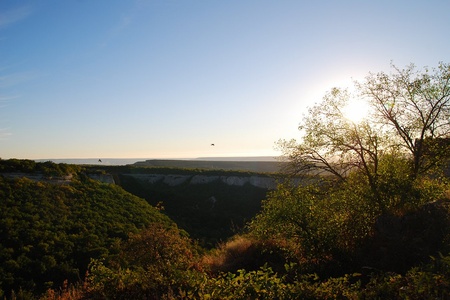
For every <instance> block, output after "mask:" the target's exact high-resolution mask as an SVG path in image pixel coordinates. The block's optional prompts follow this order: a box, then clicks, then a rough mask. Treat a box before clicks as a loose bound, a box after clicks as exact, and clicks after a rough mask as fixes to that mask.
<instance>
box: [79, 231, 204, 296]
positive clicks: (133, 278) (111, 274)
mask: <svg viewBox="0 0 450 300" xmlns="http://www.w3.org/2000/svg"><path fill="white" fill-rule="evenodd" d="M196 261H197V257H196V251H195V248H194V247H193V245H192V244H191V242H190V240H189V239H188V238H187V237H185V236H182V235H180V232H179V231H178V230H176V229H174V228H172V229H168V228H165V227H163V226H161V225H159V224H152V225H151V226H149V227H148V228H146V229H145V230H144V231H141V232H140V233H138V234H134V235H132V236H131V237H130V239H129V240H128V241H127V242H126V243H124V245H122V247H121V250H120V253H119V255H117V256H116V257H115V258H113V259H111V260H109V262H108V263H107V264H105V263H103V262H101V261H98V260H93V261H92V262H91V265H90V268H89V276H88V278H87V279H88V286H89V294H90V297H94V298H96V297H101V298H114V299H144V298H151V299H160V298H162V296H164V295H168V294H169V293H171V292H173V291H174V290H177V289H178V288H181V287H183V286H186V285H188V284H189V282H190V281H192V277H193V276H196V275H197V276H198V275H199V274H200V273H199V272H198V271H196V268H198V265H197V263H196Z"/></svg>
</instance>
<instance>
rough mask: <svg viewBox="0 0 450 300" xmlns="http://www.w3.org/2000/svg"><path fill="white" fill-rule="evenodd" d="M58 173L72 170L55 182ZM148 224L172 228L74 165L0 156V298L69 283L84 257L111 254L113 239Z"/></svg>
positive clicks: (82, 271) (82, 272) (86, 261)
mask: <svg viewBox="0 0 450 300" xmlns="http://www.w3.org/2000/svg"><path fill="white" fill-rule="evenodd" d="M63 171H64V172H73V173H71V174H70V175H71V176H70V178H71V179H70V180H66V181H64V182H61V181H58V180H56V179H57V178H55V176H56V177H58V176H62V175H64V176H68V175H69V174H68V173H66V174H63V173H61V172H63ZM12 173H14V174H16V176H13V177H14V178H8V177H11V176H9V175H11V174H12ZM18 174H21V175H23V176H19V175H18ZM5 175H8V176H5ZM26 176H29V177H30V178H27V177H26ZM155 223H157V224H163V226H165V227H167V228H169V227H171V228H176V225H175V224H174V223H173V222H172V221H171V220H170V219H169V218H168V217H166V216H165V215H163V214H161V213H160V212H159V211H157V210H156V209H155V208H153V207H152V206H150V205H149V204H148V203H147V202H146V201H144V200H143V199H140V198H138V197H136V196H134V195H132V194H130V193H128V192H126V191H124V190H123V189H122V188H120V187H119V186H117V185H110V184H102V183H100V182H98V181H94V180H91V179H89V178H88V177H86V176H85V175H84V174H83V172H81V171H80V168H78V167H76V166H68V165H55V164H52V163H46V164H36V163H34V162H32V161H18V160H10V161H2V160H0V297H1V294H2V290H3V291H4V292H5V293H9V291H11V290H12V289H14V290H16V291H17V290H19V289H24V290H28V291H33V292H43V291H45V289H47V288H49V287H59V286H61V284H62V283H63V281H64V280H69V282H76V281H78V280H79V279H80V278H83V276H84V275H85V273H86V270H87V267H88V264H89V262H90V260H91V258H102V257H107V256H108V255H112V254H114V253H115V252H116V251H117V247H118V245H119V241H120V240H125V239H127V238H128V235H129V234H130V233H137V232H139V231H140V230H142V229H143V228H146V227H147V226H149V225H150V224H155Z"/></svg>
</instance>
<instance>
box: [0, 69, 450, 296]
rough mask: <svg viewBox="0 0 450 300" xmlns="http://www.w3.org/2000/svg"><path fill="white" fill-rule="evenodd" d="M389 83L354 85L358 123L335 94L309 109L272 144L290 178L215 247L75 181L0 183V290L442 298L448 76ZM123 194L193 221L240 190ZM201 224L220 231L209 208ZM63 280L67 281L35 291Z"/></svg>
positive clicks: (446, 256)
mask: <svg viewBox="0 0 450 300" xmlns="http://www.w3.org/2000/svg"><path fill="white" fill-rule="evenodd" d="M394 71H395V72H394V74H384V73H381V74H375V75H374V74H371V75H369V76H368V77H367V78H366V81H365V82H363V83H357V85H356V87H357V91H358V92H359V94H358V95H359V97H360V98H358V99H364V100H367V101H368V102H369V103H370V104H371V105H372V106H373V108H374V111H375V112H376V113H375V114H374V115H373V116H371V118H370V119H368V120H365V121H363V122H361V123H358V124H356V123H354V122H352V121H350V120H348V119H346V118H345V116H344V115H343V114H342V113H341V111H342V108H343V106H345V105H346V103H347V102H348V101H349V100H350V99H351V97H350V94H349V93H347V92H345V91H342V90H338V89H333V90H332V91H331V92H330V93H329V94H327V95H326V97H325V98H324V102H323V103H322V104H318V105H317V106H316V107H314V108H312V109H311V110H310V114H309V115H308V116H306V117H305V119H304V120H303V123H302V124H301V126H300V129H301V130H302V131H303V138H302V140H301V141H300V142H297V141H289V142H286V141H284V142H280V145H281V147H282V149H283V150H284V151H285V152H284V153H285V156H286V157H287V158H288V166H289V168H287V170H288V171H290V172H291V173H289V174H287V175H290V176H286V180H285V181H284V182H283V183H281V184H280V185H279V186H278V188H277V189H276V190H273V191H271V192H269V193H268V194H267V196H266V199H265V200H264V201H263V204H262V209H261V211H259V212H258V213H257V215H256V216H255V217H253V218H252V219H251V221H250V222H248V223H247V226H246V227H245V230H242V231H240V232H239V233H238V234H235V235H234V236H233V237H231V238H230V239H229V240H228V241H226V242H223V243H221V244H219V245H218V246H217V247H215V248H214V249H210V250H205V249H202V248H201V247H200V246H199V245H198V244H196V243H194V242H192V241H191V240H190V238H189V237H188V236H187V235H186V234H185V233H184V232H183V231H180V230H178V228H177V227H176V226H174V225H173V223H172V222H171V221H170V220H169V219H168V218H165V217H163V216H162V215H161V214H160V213H159V212H157V211H156V210H155V209H153V208H151V207H150V206H149V205H148V204H147V203H146V202H145V201H144V200H142V199H140V198H136V197H134V196H132V195H130V194H128V193H126V192H124V191H123V190H122V189H121V188H120V187H118V186H112V185H106V184H101V183H98V182H93V181H92V180H89V179H88V178H87V176H86V175H83V174H84V173H83V172H85V170H81V169H80V170H79V171H76V172H77V173H76V174H77V175H76V176H73V180H72V181H71V183H55V181H51V180H47V181H37V180H34V181H33V180H30V179H26V178H19V179H7V178H1V180H2V181H1V184H2V188H1V189H0V191H1V193H2V194H1V199H2V201H3V202H2V205H3V206H2V210H1V213H2V215H1V222H2V223H1V226H0V230H1V232H0V233H1V234H2V236H1V240H0V241H1V247H2V248H1V250H2V251H1V252H0V253H1V257H0V258H1V259H2V261H1V264H0V266H1V267H0V272H1V276H2V277H1V280H2V282H1V284H2V289H3V291H6V292H7V293H8V294H9V290H10V289H12V288H14V289H15V291H16V292H15V293H12V294H11V298H22V299H27V298H28V299H32V298H33V295H32V294H30V291H32V292H34V293H35V295H36V297H37V298H39V297H40V298H41V299H450V184H449V182H448V177H446V176H444V175H445V171H447V170H448V163H449V157H448V153H449V152H448V146H449V144H450V143H449V142H448V141H449V138H450V118H449V117H450V65H446V64H440V65H439V67H438V68H437V69H436V70H433V72H431V71H429V70H424V72H423V73H420V72H416V71H415V69H414V67H413V66H409V67H408V68H406V69H405V70H399V69H397V68H394ZM7 164H10V165H11V164H13V165H14V164H19V165H20V164H21V162H20V161H13V162H9V163H7ZM23 164H24V165H28V164H30V162H28V161H25V162H23ZM23 168H25V169H26V168H29V167H26V166H24V167H23ZM36 168H37V166H35V169H36ZM69 169H70V168H69ZM8 170H9V171H8V172H14V171H17V170H13V171H11V170H10V169H8ZM104 170H106V169H104ZM153 171H154V170H153ZM33 172H34V171H33ZM101 172H103V171H100V173H101ZM168 172H169V171H168ZM117 174H118V173H116V176H117ZM169 174H170V173H169ZM60 176H64V174H62V175H61V174H60ZM292 176H294V177H292ZM298 176H307V177H304V178H308V179H307V180H306V179H305V180H304V181H301V182H300V184H299V181H298V178H299V177H298ZM5 177H6V175H5ZM118 179H120V180H121V181H123V180H125V177H121V176H118ZM311 179H313V180H311ZM121 184H123V185H124V186H128V189H130V190H133V192H135V193H137V194H139V193H141V194H140V196H142V197H146V198H147V199H152V198H151V197H154V195H156V197H155V198H154V200H149V201H159V199H162V198H167V199H166V200H165V201H166V202H165V203H170V201H184V199H190V198H192V199H193V200H192V202H189V201H187V202H188V203H183V204H180V206H179V208H180V209H181V210H184V211H186V214H194V215H195V217H197V218H198V217H199V215H197V214H196V212H195V211H194V210H190V209H189V208H190V207H192V205H193V204H197V205H199V204H200V203H199V202H195V199H203V198H205V197H210V195H211V193H214V195H220V197H222V196H225V194H226V193H231V194H232V195H233V197H234V196H236V195H237V194H238V192H236V195H235V194H233V192H230V191H229V190H227V191H225V190H224V187H222V186H220V185H218V182H215V183H213V184H211V185H210V186H196V187H195V188H194V189H192V190H190V188H191V187H189V186H187V185H184V186H183V185H180V186H179V187H177V188H176V189H174V188H173V187H168V186H159V187H158V189H154V190H152V189H150V188H149V187H148V186H145V187H144V186H139V185H140V183H138V182H135V181H130V182H128V183H125V184H124V183H123V182H121ZM158 193H159V194H158ZM191 193H192V194H191ZM183 197H187V198H183ZM196 197H197V198H196ZM217 197H219V196H217ZM243 197H244V198H245V197H249V195H245V194H243ZM244 198H242V200H240V201H245V199H244ZM3 199H4V200H3ZM105 199H107V202H105V201H103V200H105ZM163 201H164V200H163ZM183 205H185V206H183ZM194 207H195V205H194ZM236 209H238V208H237V207H236ZM167 213H168V215H173V217H174V219H175V220H176V221H177V222H179V223H180V224H182V225H183V226H185V227H186V228H190V226H192V227H193V225H192V224H191V222H192V219H191V220H188V219H187V218H184V219H183V217H182V216H183V215H182V214H181V213H180V212H177V211H176V210H173V211H170V213H169V209H167ZM210 213H211V215H212V216H213V218H216V219H217V221H218V223H219V224H222V223H221V219H220V216H221V215H220V210H219V211H217V212H215V213H214V214H213V213H212V211H210ZM226 213H227V212H225V211H224V212H223V214H224V215H226ZM80 220H82V221H81V222H80ZM210 221H211V223H209V221H208V222H205V223H203V224H204V225H206V226H213V222H212V219H211V220H210ZM60 228H61V230H60ZM196 233H197V234H199V236H200V235H201V233H200V232H196ZM4 236H5V237H6V238H4ZM40 236H43V238H41V237H40ZM89 261H90V263H89V265H88V273H87V275H86V277H85V278H84V280H82V279H81V278H80V280H79V281H76V276H79V275H80V274H79V272H80V271H81V270H84V269H83V268H86V266H87V264H88V262H89ZM55 274H56V275H55ZM53 276H56V277H53ZM80 277H81V276H80ZM64 279H68V280H69V282H72V283H74V284H72V285H71V284H66V285H63V287H62V288H61V289H55V288H50V289H48V290H47V291H46V292H45V293H44V294H39V292H41V291H43V290H44V289H45V288H46V287H54V286H58V285H59V284H61V282H62V281H63V280H64ZM50 281H53V283H51V282H50ZM20 288H21V289H20Z"/></svg>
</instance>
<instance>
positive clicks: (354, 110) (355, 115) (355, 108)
mask: <svg viewBox="0 0 450 300" xmlns="http://www.w3.org/2000/svg"><path fill="white" fill-rule="evenodd" d="M342 113H343V115H344V117H345V118H346V119H348V120H349V121H350V122H353V123H360V122H361V121H363V120H364V119H365V118H366V117H367V116H368V114H369V107H368V105H367V103H366V102H364V101H362V100H360V101H356V100H352V101H350V102H349V103H348V104H347V105H346V106H345V107H344V108H343V109H342Z"/></svg>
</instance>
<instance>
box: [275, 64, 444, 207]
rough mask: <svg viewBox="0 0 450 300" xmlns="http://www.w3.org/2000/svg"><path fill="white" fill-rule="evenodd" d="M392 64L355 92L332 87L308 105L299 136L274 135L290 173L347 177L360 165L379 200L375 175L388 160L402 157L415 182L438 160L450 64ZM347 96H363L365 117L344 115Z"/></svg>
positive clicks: (393, 161)
mask: <svg viewBox="0 0 450 300" xmlns="http://www.w3.org/2000/svg"><path fill="white" fill-rule="evenodd" d="M392 68H393V70H394V72H393V73H391V74H386V73H384V72H381V73H378V74H369V76H367V77H366V79H365V81H363V82H355V92H353V93H351V92H349V91H348V90H346V89H339V88H333V89H332V90H331V91H330V92H328V93H327V94H326V95H325V97H324V98H323V101H322V102H321V103H319V104H316V105H315V106H313V107H312V108H310V109H309V111H308V114H307V115H306V116H305V117H304V119H303V121H302V123H301V124H300V126H299V130H300V131H301V132H302V133H303V136H302V140H301V141H300V142H297V141H296V140H291V141H284V140H283V141H280V142H279V146H280V148H281V149H282V151H283V154H284V156H285V157H286V158H287V160H288V161H289V162H290V164H288V166H289V168H290V169H289V171H290V172H292V173H294V174H297V175H298V174H305V173H307V174H328V175H331V176H332V178H337V179H338V180H340V181H345V180H346V178H347V176H348V174H349V173H350V172H354V171H357V172H360V174H362V175H363V176H364V178H365V179H366V181H367V183H368V184H369V186H370V188H371V190H372V192H373V194H374V197H375V199H379V198H380V195H379V192H380V191H379V183H380V177H382V176H383V175H384V174H386V173H383V170H388V169H389V167H390V165H391V164H393V165H398V164H403V163H404V162H405V161H407V162H408V165H409V168H408V171H407V174H404V176H408V178H409V179H410V181H411V182H412V181H414V180H415V179H416V178H417V176H419V175H421V174H424V173H426V172H427V171H429V170H431V169H432V168H433V167H435V166H436V165H438V163H439V162H441V161H442V159H443V157H444V155H445V154H446V153H447V152H446V151H447V150H448V147H447V145H449V143H447V142H446V141H447V139H448V138H449V137H450V64H444V63H440V64H439V66H438V68H436V69H432V70H431V71H430V70H429V69H428V68H425V69H424V70H423V71H422V72H420V71H417V70H416V68H415V66H414V65H413V64H411V65H409V66H408V67H407V68H405V69H399V68H397V67H395V66H394V65H392ZM352 101H359V102H366V103H367V105H369V107H370V108H371V109H372V112H371V114H370V115H369V117H368V118H366V119H365V120H363V121H361V122H359V123H355V122H352V121H351V120H349V119H348V118H347V117H346V115H345V107H346V105H348V103H350V102H352ZM442 141H444V142H442ZM392 158H396V159H392ZM386 164H387V166H386ZM381 181H385V180H381Z"/></svg>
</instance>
